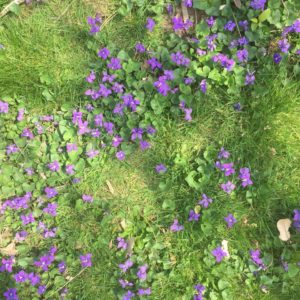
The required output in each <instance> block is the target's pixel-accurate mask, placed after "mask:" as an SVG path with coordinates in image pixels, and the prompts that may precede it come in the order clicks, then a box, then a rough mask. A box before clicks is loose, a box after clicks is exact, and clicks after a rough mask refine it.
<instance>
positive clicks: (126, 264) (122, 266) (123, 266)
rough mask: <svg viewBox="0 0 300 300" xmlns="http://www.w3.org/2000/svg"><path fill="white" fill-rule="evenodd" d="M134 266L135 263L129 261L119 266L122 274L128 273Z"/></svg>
mask: <svg viewBox="0 0 300 300" xmlns="http://www.w3.org/2000/svg"><path fill="white" fill-rule="evenodd" d="M132 266H133V262H132V261H131V260H130V259H128V260H126V261H125V262H124V264H119V268H120V269H121V271H122V272H124V273H126V272H127V270H128V269H130V268H131V267H132Z"/></svg>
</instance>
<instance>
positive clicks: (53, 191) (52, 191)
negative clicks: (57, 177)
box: [44, 187, 58, 199]
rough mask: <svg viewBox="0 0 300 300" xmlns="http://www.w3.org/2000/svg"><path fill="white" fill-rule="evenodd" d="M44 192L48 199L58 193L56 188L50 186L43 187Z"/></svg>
mask: <svg viewBox="0 0 300 300" xmlns="http://www.w3.org/2000/svg"><path fill="white" fill-rule="evenodd" d="M44 192H45V193H46V196H47V198H48V199H51V198H53V197H55V196H56V195H57V194H58V193H57V190H56V189H55V188H51V187H45V189H44Z"/></svg>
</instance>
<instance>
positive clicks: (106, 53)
mask: <svg viewBox="0 0 300 300" xmlns="http://www.w3.org/2000/svg"><path fill="white" fill-rule="evenodd" d="M109 55H110V51H109V50H108V49H107V48H106V47H104V48H102V49H100V50H99V52H98V56H99V57H101V58H102V59H104V60H106V59H107V58H108V57H109Z"/></svg>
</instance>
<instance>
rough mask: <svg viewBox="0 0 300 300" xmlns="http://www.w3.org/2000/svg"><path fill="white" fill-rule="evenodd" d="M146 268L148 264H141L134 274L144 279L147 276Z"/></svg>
mask: <svg viewBox="0 0 300 300" xmlns="http://www.w3.org/2000/svg"><path fill="white" fill-rule="evenodd" d="M147 269H148V265H143V266H140V267H139V270H138V272H137V273H136V276H137V277H138V278H139V279H140V280H141V281H144V280H146V278H147Z"/></svg>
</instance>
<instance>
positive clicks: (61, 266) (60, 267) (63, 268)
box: [58, 261, 67, 273]
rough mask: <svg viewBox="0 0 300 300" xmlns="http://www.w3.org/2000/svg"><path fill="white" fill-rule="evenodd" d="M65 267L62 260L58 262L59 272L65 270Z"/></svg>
mask: <svg viewBox="0 0 300 300" xmlns="http://www.w3.org/2000/svg"><path fill="white" fill-rule="evenodd" d="M66 269H67V265H66V263H65V262H64V261H62V262H60V263H59V264H58V271H59V273H64V272H65V271H66Z"/></svg>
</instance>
